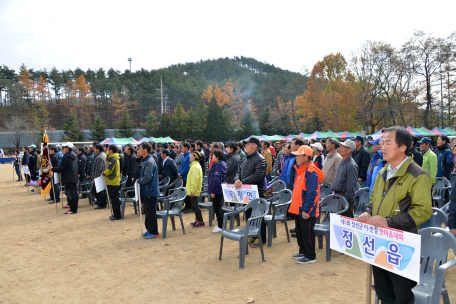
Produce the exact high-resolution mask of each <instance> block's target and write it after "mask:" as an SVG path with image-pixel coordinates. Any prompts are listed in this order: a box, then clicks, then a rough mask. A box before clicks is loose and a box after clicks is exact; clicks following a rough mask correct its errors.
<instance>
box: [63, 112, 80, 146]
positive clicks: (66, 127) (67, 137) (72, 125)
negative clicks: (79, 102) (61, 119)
mask: <svg viewBox="0 0 456 304" xmlns="http://www.w3.org/2000/svg"><path fill="white" fill-rule="evenodd" d="M82 138H83V135H82V131H81V129H80V128H79V125H78V122H77V121H76V116H75V115H74V114H73V113H71V114H70V115H68V118H67V120H66V121H65V123H64V124H63V137H62V141H70V142H72V141H80V140H82Z"/></svg>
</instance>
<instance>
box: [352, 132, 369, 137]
mask: <svg viewBox="0 0 456 304" xmlns="http://www.w3.org/2000/svg"><path fill="white" fill-rule="evenodd" d="M348 133H349V134H350V135H351V136H353V137H356V136H362V137H366V134H363V133H361V132H359V131H356V132H348Z"/></svg>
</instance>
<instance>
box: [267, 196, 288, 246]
mask: <svg viewBox="0 0 456 304" xmlns="http://www.w3.org/2000/svg"><path fill="white" fill-rule="evenodd" d="M292 197H293V193H292V192H291V190H287V189H285V190H282V191H280V192H279V193H277V194H276V195H274V197H273V198H272V199H271V200H269V201H268V204H269V212H268V213H269V214H270V215H271V214H272V218H271V219H266V218H265V219H264V221H265V222H266V225H267V227H268V247H271V246H272V237H273V236H274V237H275V238H276V237H277V225H276V223H277V222H282V223H284V225H285V232H286V233H287V239H288V242H291V241H290V234H289V233H288V224H287V211H288V207H289V206H290V204H291V198H292ZM271 209H272V210H271Z"/></svg>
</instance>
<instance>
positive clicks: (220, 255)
mask: <svg viewBox="0 0 456 304" xmlns="http://www.w3.org/2000/svg"><path fill="white" fill-rule="evenodd" d="M222 250H223V236H222V237H221V239H220V254H219V261H221V260H222ZM239 257H240V256H239Z"/></svg>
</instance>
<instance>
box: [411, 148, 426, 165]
mask: <svg viewBox="0 0 456 304" xmlns="http://www.w3.org/2000/svg"><path fill="white" fill-rule="evenodd" d="M410 153H412V154H413V161H414V162H415V163H416V164H417V165H418V166H420V167H422V166H423V155H421V153H420V152H419V151H418V150H416V148H415V147H412V148H411V149H410Z"/></svg>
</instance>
